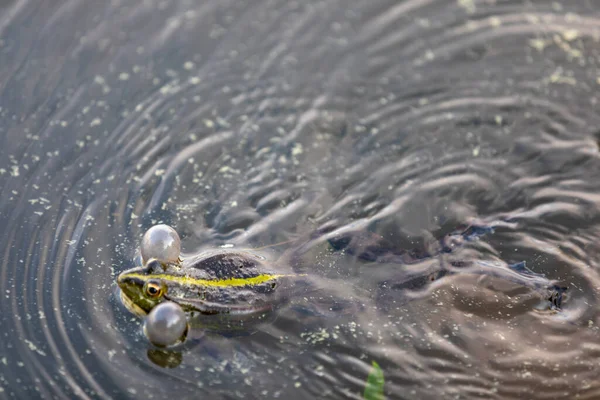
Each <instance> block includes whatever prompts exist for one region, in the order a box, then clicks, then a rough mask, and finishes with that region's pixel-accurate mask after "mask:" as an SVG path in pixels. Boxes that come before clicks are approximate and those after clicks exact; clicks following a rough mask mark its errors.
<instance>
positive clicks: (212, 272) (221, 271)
mask: <svg viewBox="0 0 600 400" xmlns="http://www.w3.org/2000/svg"><path fill="white" fill-rule="evenodd" d="M183 268H184V269H185V270H186V271H188V273H189V274H190V275H192V276H194V277H195V278H201V279H206V280H214V281H222V280H227V279H250V278H256V277H259V276H262V275H265V274H269V272H268V268H267V267H266V265H265V263H264V262H263V260H262V258H260V257H259V256H257V255H255V254H252V253H249V252H243V253H242V252H231V251H227V252H226V251H220V252H210V253H202V254H199V255H198V256H195V257H191V258H187V259H184V263H183Z"/></svg>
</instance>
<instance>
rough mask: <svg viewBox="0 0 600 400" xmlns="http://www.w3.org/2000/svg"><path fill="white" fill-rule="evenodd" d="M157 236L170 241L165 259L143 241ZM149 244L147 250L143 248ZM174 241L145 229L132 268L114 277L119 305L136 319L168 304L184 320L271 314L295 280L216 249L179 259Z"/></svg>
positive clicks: (248, 256)
mask: <svg viewBox="0 0 600 400" xmlns="http://www.w3.org/2000/svg"><path fill="white" fill-rule="evenodd" d="M152 235H155V236H156V235H159V236H160V235H162V237H163V238H167V239H171V238H172V239H173V240H171V243H170V244H168V245H166V246H167V247H168V246H169V245H170V246H172V247H174V249H168V250H172V251H171V253H170V254H169V251H165V248H164V247H165V246H163V247H162V248H154V249H152V248H148V247H149V246H161V243H160V241H158V242H157V243H158V244H156V243H151V242H152V240H149V239H148V237H151V236H152ZM149 243H150V244H149ZM179 243H180V239H179V235H178V234H177V232H175V230H173V229H172V228H171V227H168V226H166V225H158V226H155V227H153V228H151V229H150V230H149V231H148V232H147V233H146V235H145V237H144V239H143V240H142V246H141V254H140V257H139V258H138V264H139V265H138V266H136V267H134V268H131V269H129V270H127V271H124V272H122V273H121V274H119V276H118V277H117V284H118V286H119V288H120V296H121V300H122V302H123V304H125V305H126V307H127V308H128V309H129V310H130V311H132V312H133V313H134V314H136V315H139V316H144V315H147V314H148V313H149V312H150V311H151V310H152V309H153V308H154V307H156V306H157V305H158V304H160V303H162V302H165V301H170V302H173V303H176V304H178V305H179V306H180V307H181V308H182V309H183V311H184V312H186V313H190V314H202V315H215V314H228V315H238V316H245V315H254V314H261V313H266V312H269V311H272V310H273V308H274V306H275V305H276V304H278V303H281V302H282V301H283V298H282V297H283V296H282V294H283V293H285V289H284V288H283V286H289V285H290V283H291V281H292V280H293V279H294V278H297V279H298V278H300V277H301V276H302V275H301V274H297V275H294V274H285V273H281V272H276V271H273V270H272V269H271V268H269V265H268V263H267V262H266V261H265V258H264V257H262V256H260V255H258V254H254V253H252V252H250V251H246V250H245V251H231V250H226V249H217V250H211V251H207V252H203V253H201V254H197V255H193V256H190V257H185V258H183V257H181V255H180V254H179V252H180V248H179V246H180V244H179Z"/></svg>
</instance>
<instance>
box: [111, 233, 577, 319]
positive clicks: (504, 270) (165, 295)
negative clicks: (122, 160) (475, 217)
mask: <svg viewBox="0 0 600 400" xmlns="http://www.w3.org/2000/svg"><path fill="white" fill-rule="evenodd" d="M493 230H494V228H493V226H487V225H475V224H471V225H469V226H467V227H466V228H465V229H462V230H460V231H457V232H453V233H451V234H448V235H446V236H444V237H443V238H442V239H441V240H439V242H438V243H437V244H436V245H435V246H433V247H434V248H433V249H432V250H430V251H427V252H420V253H415V252H414V251H405V250H394V249H393V246H392V245H391V244H390V243H389V242H386V241H384V240H383V238H382V237H381V236H379V235H376V234H373V233H371V232H366V231H364V230H360V229H359V230H344V231H343V232H339V231H338V230H336V229H332V228H331V227H327V228H326V229H323V230H322V231H321V232H319V237H320V238H322V239H323V240H324V241H326V242H327V243H328V244H329V245H330V247H331V249H332V251H334V252H345V253H346V254H351V255H354V256H355V257H356V258H358V259H361V260H365V261H368V262H374V263H397V264H404V265H409V266H410V265H411V264H416V263H419V262H420V261H422V260H424V259H431V258H435V257H437V256H440V255H443V254H444V253H449V252H452V251H454V249H455V248H456V247H458V246H459V245H461V244H463V243H465V242H467V241H473V240H478V239H479V237H481V236H482V235H485V234H489V233H493ZM309 242H310V243H312V244H310V245H309V244H306V243H305V244H304V245H300V246H296V248H295V249H293V252H294V253H295V254H294V256H291V257H290V256H288V257H285V259H286V260H287V263H292V264H294V263H296V262H295V261H294V257H295V256H297V255H298V254H300V253H305V252H307V251H308V250H307V249H308V248H309V247H310V246H311V245H314V243H319V240H312V241H309ZM137 260H138V261H137V265H136V266H135V267H133V268H131V269H129V270H126V271H124V272H122V273H120V274H119V275H118V277H117V284H118V286H119V288H120V297H121V300H122V302H123V304H124V305H125V306H126V307H127V308H128V310H129V311H131V312H133V313H134V314H136V315H138V316H145V315H147V314H148V313H149V312H150V311H151V310H152V309H153V308H154V307H156V306H157V305H158V304H160V303H162V302H165V301H170V302H174V303H176V304H178V305H179V306H180V307H181V308H182V309H183V310H184V312H186V313H188V314H189V315H190V316H191V317H192V318H193V317H194V316H200V317H206V316H208V317H211V316H213V317H215V316H218V317H217V318H214V319H212V323H214V324H215V325H220V324H222V322H223V319H222V317H223V316H225V317H226V318H229V319H230V320H231V319H232V318H234V319H235V318H237V319H239V320H244V319H245V318H247V317H256V316H264V315H266V314H269V313H272V312H273V311H274V310H275V309H276V308H277V307H279V306H280V305H282V304H286V302H288V301H289V300H290V299H293V298H294V297H298V296H299V294H300V293H303V294H306V293H309V292H310V291H311V290H320V291H321V292H330V293H333V292H334V291H335V288H336V285H338V284H339V282H336V281H335V280H327V279H326V278H324V277H311V276H310V274H307V273H299V272H296V271H295V270H293V269H292V270H291V271H287V270H285V269H284V268H282V265H279V266H278V268H273V265H272V264H271V263H270V262H268V261H267V259H266V258H265V257H264V256H262V255H260V254H257V253H254V252H252V251H250V250H237V249H223V248H221V249H213V250H209V251H205V252H202V253H199V254H195V255H190V256H186V257H182V255H181V240H180V238H179V235H178V234H177V232H176V231H175V230H174V229H173V228H171V227H169V226H167V225H157V226H154V227H152V228H150V229H149V230H148V231H147V232H146V234H145V235H144V237H143V239H142V243H141V246H140V251H139V255H138V257H137ZM280 264H285V262H280ZM458 273H469V274H476V275H487V276H494V277H497V278H500V279H504V280H508V281H511V282H513V283H515V284H517V285H521V286H526V287H529V288H530V289H532V290H533V291H535V292H538V293H540V294H541V295H542V297H543V301H544V302H546V303H547V305H548V308H549V309H551V310H560V309H561V305H562V301H563V299H564V298H565V292H566V290H567V289H566V287H564V286H561V285H559V284H558V283H557V282H555V281H552V280H549V279H547V278H546V277H545V276H544V275H542V274H537V273H535V272H533V271H532V270H530V269H528V268H527V267H526V266H525V262H518V263H516V264H508V265H498V264H497V263H490V262H485V261H481V260H473V261H460V262H456V261H453V262H450V263H448V264H444V263H443V262H440V263H439V265H437V266H435V267H433V269H431V270H420V269H415V270H414V272H413V270H411V269H408V270H406V271H404V273H402V274H400V275H399V278H398V280H397V281H395V282H386V283H385V286H387V287H392V288H400V289H402V290H408V289H415V288H422V287H425V286H426V285H428V284H430V283H431V282H432V281H434V280H438V279H441V278H443V277H445V276H448V275H452V274H458ZM341 297H343V296H340V298H341ZM325 308H328V309H330V310H331V309H333V308H334V307H331V306H329V305H327V306H326V307H325ZM209 321H210V320H209ZM209 323H210V322H209Z"/></svg>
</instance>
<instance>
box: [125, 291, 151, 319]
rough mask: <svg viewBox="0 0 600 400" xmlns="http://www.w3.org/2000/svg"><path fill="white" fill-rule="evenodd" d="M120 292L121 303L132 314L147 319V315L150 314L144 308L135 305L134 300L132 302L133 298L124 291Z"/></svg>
mask: <svg viewBox="0 0 600 400" xmlns="http://www.w3.org/2000/svg"><path fill="white" fill-rule="evenodd" d="M119 292H120V295H119V297H120V298H121V302H122V303H123V305H124V306H125V308H127V310H128V311H129V312H130V313H132V314H135V315H137V316H138V317H145V316H146V315H148V313H147V312H146V311H145V310H144V309H143V308H142V307H140V306H138V305H137V304H135V303H134V302H133V300H131V298H129V297H128V296H127V294H125V292H124V291H123V290H122V289H121V290H120V291H119Z"/></svg>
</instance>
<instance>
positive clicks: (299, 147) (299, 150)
mask: <svg viewBox="0 0 600 400" xmlns="http://www.w3.org/2000/svg"><path fill="white" fill-rule="evenodd" d="M303 151H304V150H303V148H302V143H296V144H295V145H294V147H293V148H292V156H297V155H299V154H302V152H303Z"/></svg>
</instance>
